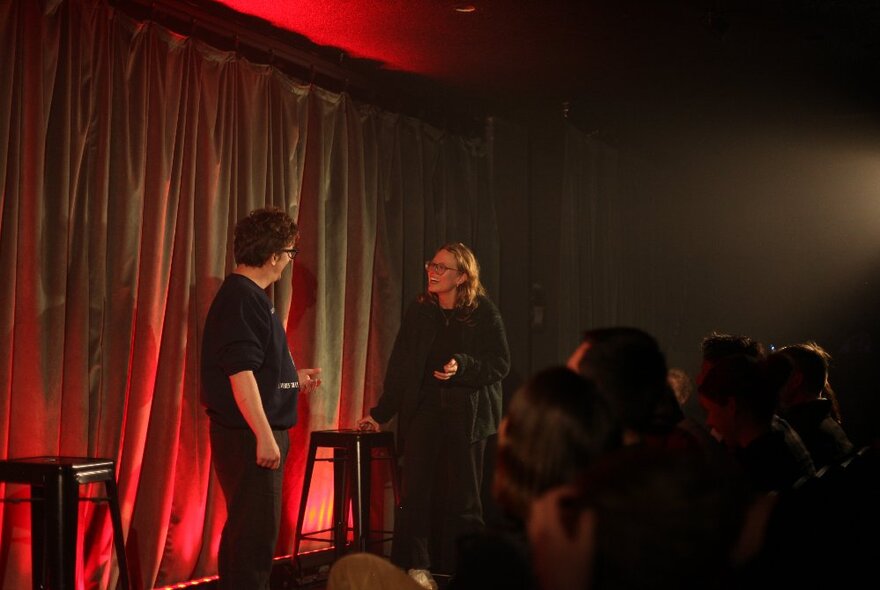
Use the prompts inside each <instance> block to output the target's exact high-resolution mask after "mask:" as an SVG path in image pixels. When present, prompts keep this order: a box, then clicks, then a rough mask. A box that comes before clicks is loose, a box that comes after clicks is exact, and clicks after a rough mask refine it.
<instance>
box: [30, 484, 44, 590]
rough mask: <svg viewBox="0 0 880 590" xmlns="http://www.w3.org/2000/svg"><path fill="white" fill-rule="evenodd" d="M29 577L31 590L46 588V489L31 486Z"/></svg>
mask: <svg viewBox="0 0 880 590" xmlns="http://www.w3.org/2000/svg"><path fill="white" fill-rule="evenodd" d="M31 570H32V573H31V577H32V579H33V582H32V584H31V585H32V587H33V590H41V589H42V588H45V587H46V488H45V487H43V486H40V485H32V486H31Z"/></svg>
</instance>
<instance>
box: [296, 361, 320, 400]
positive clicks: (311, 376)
mask: <svg viewBox="0 0 880 590" xmlns="http://www.w3.org/2000/svg"><path fill="white" fill-rule="evenodd" d="M297 373H298V374H299V391H300V393H304V394H306V395H308V394H310V393H314V391H315V390H316V389H318V387H319V386H320V385H321V380H320V379H318V375H320V374H321V368H320V367H316V368H314V369H299V370H297Z"/></svg>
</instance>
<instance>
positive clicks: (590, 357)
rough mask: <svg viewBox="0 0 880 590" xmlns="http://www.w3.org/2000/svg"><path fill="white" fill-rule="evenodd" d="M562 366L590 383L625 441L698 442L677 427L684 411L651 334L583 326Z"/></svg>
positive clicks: (664, 444)
mask: <svg viewBox="0 0 880 590" xmlns="http://www.w3.org/2000/svg"><path fill="white" fill-rule="evenodd" d="M568 366H569V368H571V369H572V370H574V371H577V372H578V373H580V374H581V375H583V376H584V377H587V378H588V379H591V380H593V381H594V382H595V383H596V387H598V389H599V391H600V392H601V393H602V394H603V395H604V396H605V397H606V399H607V400H608V401H609V403H610V404H611V407H612V409H613V410H614V412H615V414H616V415H617V418H618V420H619V421H620V424H621V426H622V428H623V438H624V443H625V444H635V443H644V444H649V445H652V446H657V447H676V448H691V449H698V448H700V441H699V440H697V439H695V438H694V437H693V436H692V435H691V434H689V433H688V432H686V431H685V430H683V429H681V428H677V425H678V424H679V422H681V420H682V419H683V418H684V414H683V413H682V411H681V408H680V407H679V405H678V402H677V401H676V399H675V394H674V393H673V391H672V388H671V387H670V386H669V382H668V381H667V369H666V359H665V358H664V356H663V353H662V351H661V350H660V346H659V345H658V344H657V341H656V340H655V339H654V338H653V337H652V336H651V335H649V334H647V333H646V332H644V331H642V330H639V329H637V328H629V327H612V328H599V329H595V330H588V331H586V332H584V336H583V342H581V344H580V345H579V346H578V347H577V348H576V349H575V351H574V352H573V353H572V355H571V357H570V358H569V359H568Z"/></svg>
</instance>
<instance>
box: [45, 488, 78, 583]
mask: <svg viewBox="0 0 880 590" xmlns="http://www.w3.org/2000/svg"><path fill="white" fill-rule="evenodd" d="M45 494H46V495H45V516H44V522H45V523H46V528H45V535H46V540H47V541H48V551H47V555H46V560H45V562H43V563H42V564H41V565H40V568H41V569H43V568H45V570H44V571H46V574H47V575H46V578H45V583H46V587H48V588H52V589H53V590H55V589H58V590H68V589H69V590H74V588H76V529H77V524H78V518H79V483H77V482H76V480H75V479H74V478H73V477H69V476H68V475H67V474H65V473H64V472H59V473H57V474H55V475H53V476H52V477H47V478H46V490H45Z"/></svg>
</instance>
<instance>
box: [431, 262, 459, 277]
mask: <svg viewBox="0 0 880 590" xmlns="http://www.w3.org/2000/svg"><path fill="white" fill-rule="evenodd" d="M425 270H426V271H428V272H433V273H434V274H435V275H443V274H445V273H446V271H447V270H454V271H455V272H461V271H460V270H458V269H457V268H450V267H448V266H446V265H445V264H440V263H439V262H431V261H430V260H429V261H427V262H426V263H425Z"/></svg>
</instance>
